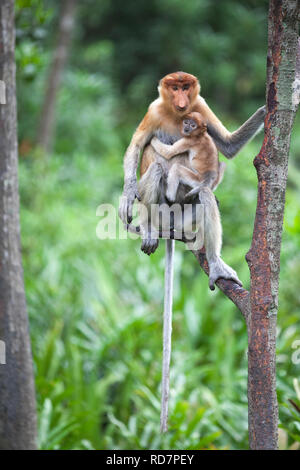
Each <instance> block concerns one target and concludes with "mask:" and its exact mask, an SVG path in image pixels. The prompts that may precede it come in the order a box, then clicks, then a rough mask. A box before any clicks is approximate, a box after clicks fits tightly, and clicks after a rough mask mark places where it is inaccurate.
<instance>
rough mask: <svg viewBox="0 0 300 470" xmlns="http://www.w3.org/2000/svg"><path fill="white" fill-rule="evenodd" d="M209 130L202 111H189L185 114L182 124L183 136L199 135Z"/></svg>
mask: <svg viewBox="0 0 300 470" xmlns="http://www.w3.org/2000/svg"><path fill="white" fill-rule="evenodd" d="M206 130H207V126H206V123H205V121H204V118H203V116H202V115H201V114H200V113H196V112H193V113H189V114H187V115H186V116H184V118H183V120H182V125H181V135H182V136H183V137H189V136H191V137H198V136H200V135H202V134H204V133H205V132H206Z"/></svg>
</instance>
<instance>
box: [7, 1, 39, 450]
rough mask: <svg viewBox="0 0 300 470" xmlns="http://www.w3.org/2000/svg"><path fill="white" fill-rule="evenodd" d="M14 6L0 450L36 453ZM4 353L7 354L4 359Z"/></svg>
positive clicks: (10, 10) (10, 5) (9, 72)
mask: <svg viewBox="0 0 300 470" xmlns="http://www.w3.org/2000/svg"><path fill="white" fill-rule="evenodd" d="M14 48H15V37H14V6H13V2H12V1H11V0H2V1H1V4H0V57H1V58H0V78H1V80H3V81H4V83H5V84H6V104H0V142H1V150H0V152H1V157H0V340H1V344H2V346H3V345H4V344H5V350H4V348H3V347H2V348H1V349H2V357H1V361H0V449H35V448H36V406H35V393H34V379H33V367H32V358H31V350H30V341H29V333H28V319H27V312H26V301H25V292H24V282H23V270H22V262H21V254H20V225H19V195H18V173H17V171H18V156H17V116H16V86H15V61H14ZM4 353H5V355H4Z"/></svg>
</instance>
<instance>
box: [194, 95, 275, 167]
mask: <svg viewBox="0 0 300 470" xmlns="http://www.w3.org/2000/svg"><path fill="white" fill-rule="evenodd" d="M201 112H202V113H203V115H204V116H205V117H206V119H207V130H208V133H209V134H210V135H211V136H212V138H213V139H214V142H215V144H216V146H217V147H218V149H219V150H220V152H222V154H223V155H225V157H227V158H233V157H234V156H235V155H236V154H237V153H238V152H239V151H240V150H241V148H242V147H243V146H244V145H245V144H246V143H247V142H248V141H249V140H250V139H252V137H254V136H255V134H256V133H257V132H259V131H260V130H261V129H262V127H263V123H264V118H265V113H266V109H265V106H262V107H261V108H259V109H258V110H257V111H256V112H255V113H254V114H253V115H252V116H251V117H250V118H249V119H248V120H247V121H246V122H245V123H244V124H243V125H242V126H241V127H240V128H239V129H237V130H236V131H235V132H232V133H230V132H229V131H228V130H227V129H226V128H225V127H224V126H223V124H222V123H221V121H220V120H219V119H218V118H217V117H216V115H215V114H214V113H213V112H212V110H211V109H210V108H209V106H208V105H207V104H206V102H205V101H204V99H203V98H201Z"/></svg>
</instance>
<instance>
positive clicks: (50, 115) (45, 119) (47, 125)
mask: <svg viewBox="0 0 300 470" xmlns="http://www.w3.org/2000/svg"><path fill="white" fill-rule="evenodd" d="M76 3H77V0H64V1H63V5H62V11H61V17H60V22H59V28H58V38H57V46H56V49H55V52H54V57H53V61H52V64H51V66H50V72H49V81H48V85H47V90H46V94H45V99H44V104H43V107H42V113H41V117H40V124H39V128H38V135H37V144H38V145H39V147H41V148H42V149H43V150H44V151H45V152H49V151H50V150H51V143H52V138H53V131H54V117H55V104H56V97H57V92H58V89H59V85H60V81H61V77H62V73H63V70H64V67H65V64H66V61H67V57H68V51H69V47H70V43H71V37H72V30H73V25H74V16H75V8H76Z"/></svg>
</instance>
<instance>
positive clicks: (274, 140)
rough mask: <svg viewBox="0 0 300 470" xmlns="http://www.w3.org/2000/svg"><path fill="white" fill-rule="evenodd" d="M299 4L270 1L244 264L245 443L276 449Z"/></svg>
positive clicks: (293, 1) (258, 447)
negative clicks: (262, 110) (260, 133)
mask: <svg viewBox="0 0 300 470" xmlns="http://www.w3.org/2000/svg"><path fill="white" fill-rule="evenodd" d="M298 16H299V5H298V2H297V0H271V1H270V7H269V35H268V60H267V116H266V121H265V138H264V142H263V145H262V148H261V151H260V153H259V155H258V156H257V157H256V158H255V160H254V165H255V167H256V171H257V176H258V198H257V209H256V217H255V224H254V232H253V240H252V245H251V248H250V251H249V253H248V254H247V257H246V258H247V261H248V264H249V268H250V275H251V290H250V316H249V325H248V336H249V349H248V368H249V371H248V372H249V373H248V401H249V443H250V448H251V449H277V437H278V436H277V434H278V410H277V408H278V407H277V397H276V372H275V366H276V351H275V349H276V317H277V309H278V282H279V270H280V249H281V234H282V222H283V213H284V204H285V191H286V181H287V173H288V157H289V146H290V136H291V131H292V126H293V121H294V116H295V112H296V109H297V106H298V92H297V90H296V89H295V86H296V88H297V86H298V85H297V83H296V82H297V80H298V77H297V76H296V57H297V50H298Z"/></svg>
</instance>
